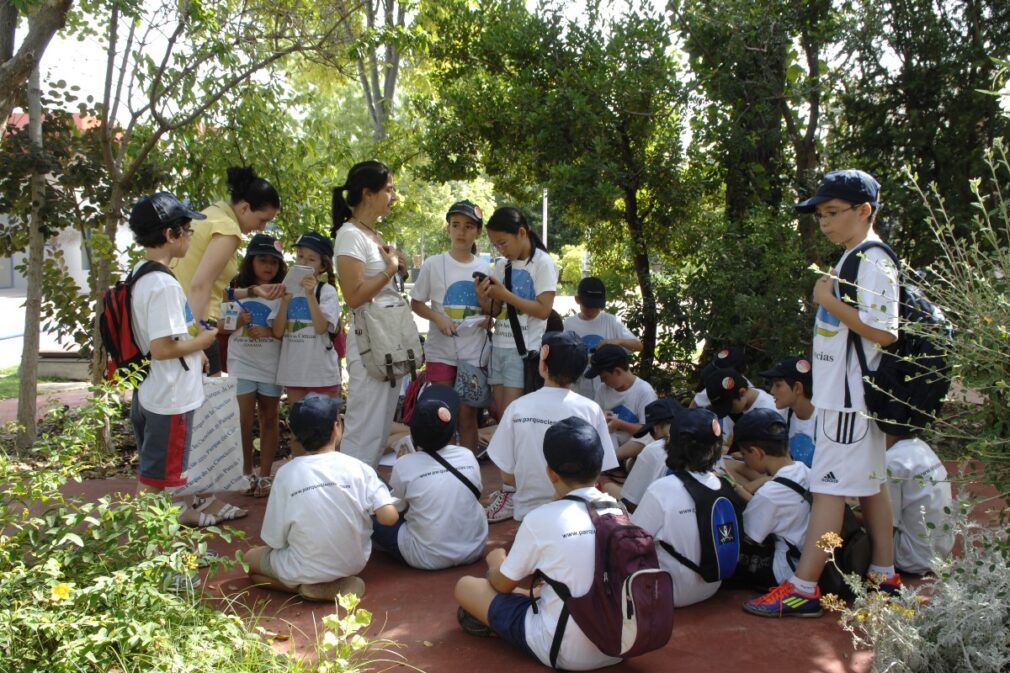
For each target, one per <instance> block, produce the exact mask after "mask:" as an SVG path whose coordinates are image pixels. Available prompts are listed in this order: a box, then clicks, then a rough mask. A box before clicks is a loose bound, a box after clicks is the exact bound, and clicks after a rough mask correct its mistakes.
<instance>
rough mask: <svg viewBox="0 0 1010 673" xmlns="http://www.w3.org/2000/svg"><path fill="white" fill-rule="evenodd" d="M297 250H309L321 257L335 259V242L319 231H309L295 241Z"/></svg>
mask: <svg viewBox="0 0 1010 673" xmlns="http://www.w3.org/2000/svg"><path fill="white" fill-rule="evenodd" d="M295 247H296V248H308V249H309V250H314V251H315V252H318V253H319V254H320V255H323V256H325V257H329V258H330V259H333V241H331V240H330V239H329V238H327V237H326V236H323V235H322V234H320V233H319V232H318V231H307V232H305V233H304V234H302V235H301V236H299V237H298V240H297V241H295Z"/></svg>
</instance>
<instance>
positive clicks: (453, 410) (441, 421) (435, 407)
mask: <svg viewBox="0 0 1010 673" xmlns="http://www.w3.org/2000/svg"><path fill="white" fill-rule="evenodd" d="M458 417H459V395H458V394H456V391H455V390H453V389H452V388H450V387H449V386H446V385H442V384H433V385H430V386H428V387H427V388H425V389H424V391H423V392H422V393H421V395H420V397H418V398H417V404H416V405H415V406H414V413H413V414H411V416H410V438H411V440H413V442H414V446H416V447H417V448H419V449H421V450H422V451H438V450H439V449H441V448H442V447H443V446H445V445H447V444H448V443H449V442H451V441H452V438H453V437H454V436H455V434H456V422H457V420H458Z"/></svg>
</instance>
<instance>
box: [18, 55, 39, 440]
mask: <svg viewBox="0 0 1010 673" xmlns="http://www.w3.org/2000/svg"><path fill="white" fill-rule="evenodd" d="M28 137H29V138H30V139H31V142H32V144H33V145H34V146H35V149H36V151H37V152H41V151H42V85H41V76H40V75H39V69H38V67H36V68H35V69H34V70H32V73H31V76H30V79H29V83H28ZM45 179H46V176H45V175H44V174H42V173H40V172H39V171H38V169H36V170H35V172H34V173H33V174H32V214H31V224H30V230H29V235H28V236H29V238H28V279H27V280H28V296H27V297H26V298H25V329H24V343H23V345H22V348H21V376H20V386H19V389H18V426H19V430H18V434H17V440H16V445H17V448H18V449H20V450H22V451H23V450H25V449H27V448H29V447H30V446H31V445H32V444H34V443H35V438H36V436H37V434H38V427H37V423H36V415H37V413H38V406H37V399H38V373H39V321H40V319H41V318H40V316H41V314H42V257H43V254H44V252H45V243H46V241H45V237H44V235H43V233H42V199H43V198H44V188H45Z"/></svg>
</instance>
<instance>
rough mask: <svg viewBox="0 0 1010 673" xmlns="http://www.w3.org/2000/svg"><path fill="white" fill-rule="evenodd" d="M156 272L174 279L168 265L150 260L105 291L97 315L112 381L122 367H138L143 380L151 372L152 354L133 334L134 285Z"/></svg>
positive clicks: (186, 366) (184, 364)
mask: <svg viewBox="0 0 1010 673" xmlns="http://www.w3.org/2000/svg"><path fill="white" fill-rule="evenodd" d="M155 271H158V272H160V273H167V274H168V275H170V276H172V278H175V274H173V273H172V272H171V271H170V270H169V268H168V267H167V266H165V265H164V264H161V263H160V262H155V261H151V260H148V261H146V262H144V263H143V264H142V265H141V266H140V267H138V268H137V269H135V270H134V271H131V272H130V273H129V274H127V276H126V278H124V279H122V280H118V281H116V284H115V285H113V286H112V287H110V288H109V289H107V290H105V292H103V293H102V313H101V315H99V316H98V328H99V331H100V332H101V335H102V347H103V348H104V349H105V352H106V353H108V354H109V363H108V367H107V368H106V372H105V378H106V380H110V381H111V380H112V379H113V378H114V377H115V374H116V371H117V370H119V369H129V370H134V369H136V370H137V371H138V373H139V380H141V381H143V380H144V378H146V377H147V373H148V372H149V371H150V368H151V361H150V358H151V354H150V353H143V352H141V350H140V347H139V346H138V345H137V341H136V339H135V338H134V336H133V286H134V285H135V284H136V283H137V281H138V280H140V279H141V278H143V277H144V276H146V275H147V274H149V273H152V272H155ZM179 362H181V363H182V367H183V369H185V370H186V371H189V366H188V365H187V364H186V361H185V360H184V359H183V358H179Z"/></svg>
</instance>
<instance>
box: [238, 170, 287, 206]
mask: <svg viewBox="0 0 1010 673" xmlns="http://www.w3.org/2000/svg"><path fill="white" fill-rule="evenodd" d="M227 176H228V189H229V192H230V196H231V203H232V205H235V204H237V203H240V202H242V201H245V202H246V203H248V204H249V208H250V209H251V210H254V211H256V210H263V209H264V208H267V207H270V208H276V209H277V210H280V209H281V197H280V195H279V194H278V193H277V190H276V189H275V188H274V186H273V185H271V184H270V183H269V182H267V181H266V180H264V179H263V178H261V177H259V176H258V175H256V171H255V170H253V167H252V166H244V167H240V166H231V167H230V168H228V170H227Z"/></svg>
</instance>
